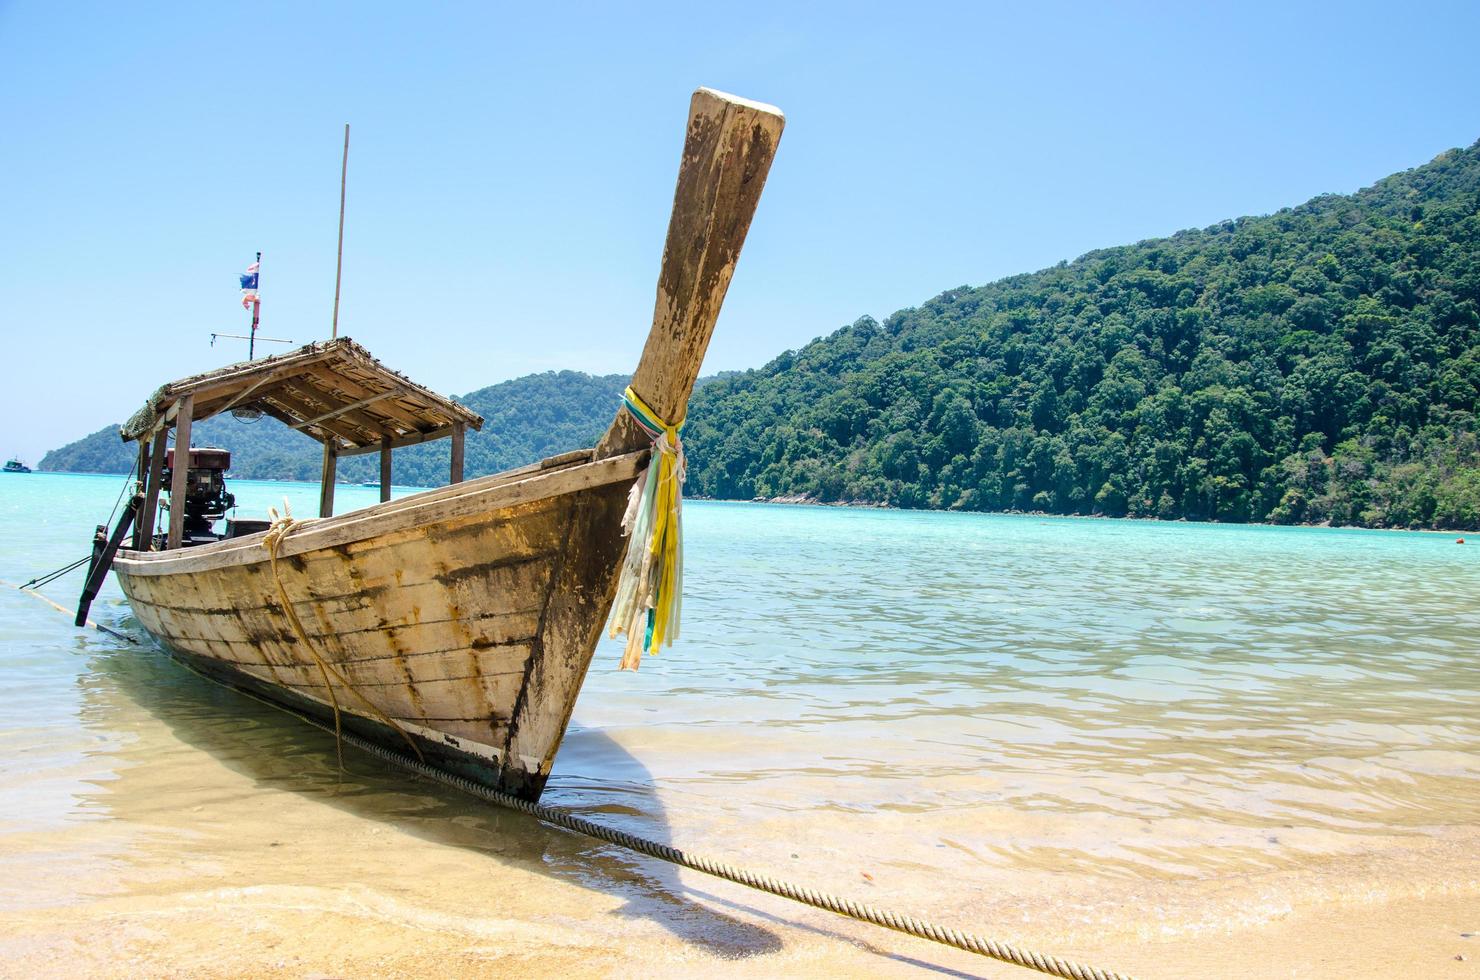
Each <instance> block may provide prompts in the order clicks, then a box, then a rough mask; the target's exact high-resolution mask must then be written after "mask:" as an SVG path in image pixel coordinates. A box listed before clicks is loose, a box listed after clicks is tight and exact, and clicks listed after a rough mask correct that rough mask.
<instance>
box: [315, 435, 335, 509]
mask: <svg viewBox="0 0 1480 980" xmlns="http://www.w3.org/2000/svg"><path fill="white" fill-rule="evenodd" d="M336 442H337V440H335V439H332V438H331V439H328V440H326V441H325V442H324V468H323V473H322V475H321V476H320V478H319V516H320V517H333V516H334V477H335V470H336V469H337V468H338V462H339V457H338V451H339V447H338V446H336V445H335V443H336Z"/></svg>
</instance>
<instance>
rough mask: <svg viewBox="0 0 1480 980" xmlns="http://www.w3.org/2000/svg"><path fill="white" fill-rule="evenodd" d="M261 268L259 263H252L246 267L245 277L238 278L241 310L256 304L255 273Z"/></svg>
mask: <svg viewBox="0 0 1480 980" xmlns="http://www.w3.org/2000/svg"><path fill="white" fill-rule="evenodd" d="M261 267H262V263H261V262H253V263H252V264H251V265H249V266H247V273H246V275H244V276H240V277H239V278H240V279H241V281H242V309H244V310H245V309H247V308H249V307H250V306H251V305H252V304H253V303H255V302H257V272H258V270H259V269H260V268H261Z"/></svg>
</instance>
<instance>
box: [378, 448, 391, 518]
mask: <svg viewBox="0 0 1480 980" xmlns="http://www.w3.org/2000/svg"><path fill="white" fill-rule="evenodd" d="M391 449H392V446H391V437H390V436H381V437H380V502H381V503H385V502H386V501H387V500H390V499H391Z"/></svg>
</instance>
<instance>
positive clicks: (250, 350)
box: [247, 252, 262, 361]
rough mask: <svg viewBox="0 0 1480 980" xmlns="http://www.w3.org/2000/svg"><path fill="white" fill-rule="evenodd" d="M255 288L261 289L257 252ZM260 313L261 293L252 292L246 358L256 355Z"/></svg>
mask: <svg viewBox="0 0 1480 980" xmlns="http://www.w3.org/2000/svg"><path fill="white" fill-rule="evenodd" d="M257 289H258V290H261V289H262V253H261V252H258V253H257ZM261 314H262V293H261V292H260V291H259V292H254V293H253V294H252V335H251V336H250V337H249V338H247V360H249V361H250V360H252V359H253V358H254V357H256V352H257V321H258V320H259V319H260V317H261Z"/></svg>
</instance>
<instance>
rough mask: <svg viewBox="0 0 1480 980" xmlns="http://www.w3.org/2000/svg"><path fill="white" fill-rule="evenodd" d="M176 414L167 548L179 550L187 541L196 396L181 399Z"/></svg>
mask: <svg viewBox="0 0 1480 980" xmlns="http://www.w3.org/2000/svg"><path fill="white" fill-rule="evenodd" d="M176 404H177V405H178V409H179V410H178V411H177V412H176V414H175V465H174V468H173V469H172V470H171V471H170V533H169V537H168V538H167V539H166V542H165V547H166V548H171V549H173V548H178V547H180V542H182V541H183V540H185V493H186V490H187V489H188V488H189V486H190V482H189V481H190V423H191V421H192V419H191V416H192V413H193V412H194V411H195V396H194V395H186V396H185V397H184V398H181V399H180V400H179V402H177V403H176Z"/></svg>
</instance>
